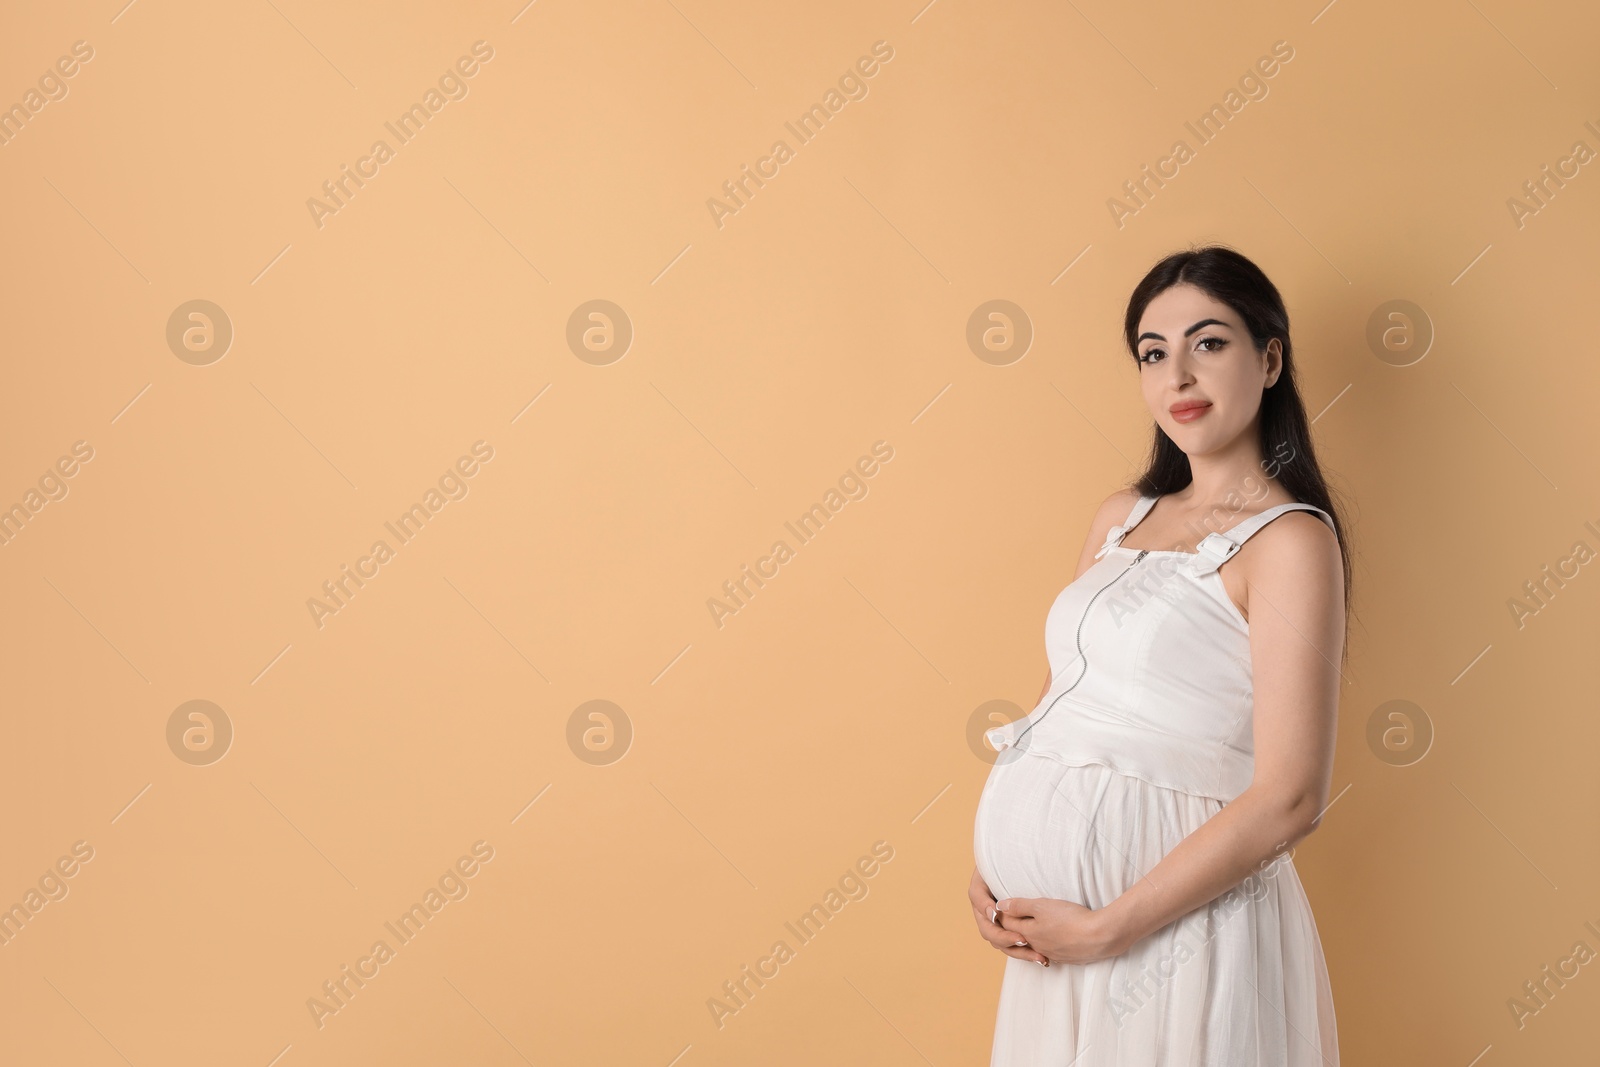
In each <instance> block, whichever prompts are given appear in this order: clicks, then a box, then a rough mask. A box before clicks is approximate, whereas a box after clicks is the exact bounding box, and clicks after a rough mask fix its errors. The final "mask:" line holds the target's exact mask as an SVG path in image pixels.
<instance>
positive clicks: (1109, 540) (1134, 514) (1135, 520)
mask: <svg viewBox="0 0 1600 1067" xmlns="http://www.w3.org/2000/svg"><path fill="white" fill-rule="evenodd" d="M1156 499H1157V498H1156V497H1153V496H1145V495H1144V494H1142V493H1141V494H1140V495H1139V499H1138V500H1137V501H1136V502H1135V503H1134V505H1133V510H1132V511H1130V512H1128V517H1127V518H1126V519H1124V520H1123V522H1122V525H1121V526H1113V527H1111V531H1110V532H1109V533H1108V534H1106V543H1105V544H1103V545H1101V546H1100V551H1098V552H1096V553H1095V554H1094V558H1095V559H1099V558H1100V557H1101V556H1103V555H1105V554H1106V553H1107V552H1110V551H1111V550H1112V549H1113V548H1115V547H1116V546H1117V545H1120V544H1121V543H1122V539H1123V538H1124V537H1126V536H1128V531H1129V530H1131V529H1133V528H1134V527H1135V526H1137V525H1139V522H1140V520H1142V519H1143V518H1144V517H1145V516H1146V515H1148V514H1150V509H1151V508H1153V507H1155V506H1156Z"/></svg>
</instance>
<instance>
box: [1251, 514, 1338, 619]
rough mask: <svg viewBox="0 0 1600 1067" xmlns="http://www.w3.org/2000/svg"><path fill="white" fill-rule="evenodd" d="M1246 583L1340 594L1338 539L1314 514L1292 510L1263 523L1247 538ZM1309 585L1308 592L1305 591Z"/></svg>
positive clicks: (1331, 528) (1331, 529)
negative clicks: (1249, 549) (1247, 568)
mask: <svg viewBox="0 0 1600 1067" xmlns="http://www.w3.org/2000/svg"><path fill="white" fill-rule="evenodd" d="M1248 547H1250V548H1253V549H1254V550H1255V551H1253V552H1252V553H1250V556H1251V558H1250V560H1249V571H1250V575H1249V581H1250V583H1251V584H1254V585H1270V586H1275V587H1277V588H1280V589H1298V590H1303V591H1306V592H1308V593H1310V594H1311V595H1312V596H1314V597H1315V596H1316V595H1317V594H1319V593H1320V594H1324V595H1327V594H1333V595H1339V594H1342V592H1343V589H1344V570H1343V558H1342V556H1341V554H1340V553H1341V549H1340V546H1339V538H1338V537H1337V536H1336V535H1335V534H1334V532H1333V527H1331V526H1329V525H1328V523H1327V522H1326V521H1324V520H1323V519H1322V517H1321V516H1320V515H1318V514H1317V513H1316V512H1312V511H1306V510H1304V509H1302V508H1296V509H1295V510H1293V511H1286V512H1284V513H1283V514H1282V515H1279V516H1278V517H1277V518H1275V519H1273V520H1272V521H1271V522H1269V523H1267V524H1266V525H1265V526H1263V527H1262V528H1261V529H1260V530H1258V531H1256V535H1255V536H1254V537H1252V538H1250V540H1249V542H1248ZM1308 585H1309V588H1308Z"/></svg>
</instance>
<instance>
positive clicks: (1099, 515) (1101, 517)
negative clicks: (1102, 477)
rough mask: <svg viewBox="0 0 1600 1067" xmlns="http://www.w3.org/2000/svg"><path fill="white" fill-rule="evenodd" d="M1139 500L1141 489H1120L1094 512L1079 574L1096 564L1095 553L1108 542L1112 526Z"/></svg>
mask: <svg viewBox="0 0 1600 1067" xmlns="http://www.w3.org/2000/svg"><path fill="white" fill-rule="evenodd" d="M1138 502H1139V490H1137V489H1134V488H1131V487H1130V488H1125V489H1118V490H1117V491H1116V492H1114V493H1112V494H1111V495H1110V496H1108V497H1106V498H1105V500H1103V501H1101V503H1100V507H1099V509H1098V510H1096V511H1095V513H1094V519H1093V520H1092V521H1091V522H1090V523H1089V533H1088V535H1087V536H1086V537H1085V538H1084V540H1083V551H1082V552H1081V553H1080V554H1079V557H1078V570H1077V573H1078V574H1079V575H1081V574H1082V573H1083V572H1084V571H1086V570H1088V569H1089V568H1090V567H1091V566H1092V565H1093V564H1094V554H1095V553H1096V552H1098V551H1100V546H1101V545H1103V544H1105V543H1106V536H1107V535H1108V534H1110V533H1111V527H1113V526H1116V525H1117V524H1119V523H1121V522H1122V521H1123V520H1124V519H1126V518H1127V517H1128V514H1129V513H1130V512H1131V511H1133V506H1134V505H1135V504H1137V503H1138Z"/></svg>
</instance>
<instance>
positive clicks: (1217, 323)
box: [1133, 319, 1230, 345]
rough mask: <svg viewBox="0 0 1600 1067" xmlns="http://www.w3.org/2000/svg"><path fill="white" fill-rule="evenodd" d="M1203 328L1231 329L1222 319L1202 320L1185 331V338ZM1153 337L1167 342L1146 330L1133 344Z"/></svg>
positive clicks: (1158, 335)
mask: <svg viewBox="0 0 1600 1067" xmlns="http://www.w3.org/2000/svg"><path fill="white" fill-rule="evenodd" d="M1202 326H1221V327H1223V328H1224V329H1229V328H1230V327H1229V326H1228V324H1227V323H1225V322H1223V321H1222V320H1221V319H1201V320H1200V321H1199V322H1197V323H1195V324H1194V325H1193V326H1191V327H1189V328H1188V329H1187V330H1184V331H1183V335H1184V336H1185V337H1189V336H1192V335H1193V334H1194V332H1195V331H1196V330H1198V329H1200V328H1201V327H1202ZM1151 337H1153V338H1155V339H1156V340H1157V341H1165V340H1166V338H1165V337H1162V336H1161V335H1160V334H1159V333H1156V332H1154V331H1153V330H1146V331H1145V332H1144V333H1141V334H1140V335H1139V336H1138V337H1137V338H1136V339H1135V340H1134V342H1133V343H1134V344H1135V345H1137V344H1138V343H1139V342H1140V341H1143V340H1145V339H1147V338H1151Z"/></svg>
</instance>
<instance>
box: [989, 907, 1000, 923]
mask: <svg viewBox="0 0 1600 1067" xmlns="http://www.w3.org/2000/svg"><path fill="white" fill-rule="evenodd" d="M999 914H1000V911H999V909H998V908H990V909H989V921H990V922H996V921H997V920H996V918H995V916H997V915H999Z"/></svg>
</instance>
